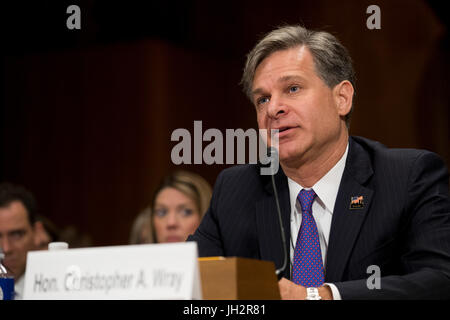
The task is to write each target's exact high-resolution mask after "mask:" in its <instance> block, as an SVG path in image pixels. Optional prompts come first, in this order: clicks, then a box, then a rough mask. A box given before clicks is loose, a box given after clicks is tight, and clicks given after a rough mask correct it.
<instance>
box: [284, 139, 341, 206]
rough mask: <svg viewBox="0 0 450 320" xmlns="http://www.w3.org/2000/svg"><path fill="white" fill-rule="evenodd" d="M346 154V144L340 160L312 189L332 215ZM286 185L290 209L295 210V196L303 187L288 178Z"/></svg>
mask: <svg viewBox="0 0 450 320" xmlns="http://www.w3.org/2000/svg"><path fill="white" fill-rule="evenodd" d="M347 154H348V143H347V147H346V149H345V152H344V154H343V155H342V157H341V159H339V161H338V162H337V163H336V164H335V165H334V167H333V168H331V169H330V171H328V172H327V173H326V174H325V175H324V176H323V177H322V178H320V180H319V181H317V182H316V184H315V185H314V186H313V187H312V189H314V192H315V193H316V194H317V197H318V198H319V199H320V200H321V201H322V202H323V204H324V205H325V207H326V208H327V209H328V210H329V211H330V212H331V213H333V211H334V204H335V202H336V198H337V194H338V191H339V185H340V184H341V179H342V175H343V173H344V169H345V162H346V160H347ZM288 185H289V197H290V199H291V208H295V203H296V200H297V196H298V194H299V192H300V191H301V190H302V189H308V188H304V187H303V186H301V185H299V184H298V183H297V182H295V181H294V180H292V179H291V178H289V177H288Z"/></svg>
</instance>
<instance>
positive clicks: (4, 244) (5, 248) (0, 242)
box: [0, 237, 11, 255]
mask: <svg viewBox="0 0 450 320" xmlns="http://www.w3.org/2000/svg"><path fill="white" fill-rule="evenodd" d="M0 247H1V249H2V252H3V253H4V254H5V255H6V254H8V253H10V252H11V243H10V242H9V240H8V237H1V238H0Z"/></svg>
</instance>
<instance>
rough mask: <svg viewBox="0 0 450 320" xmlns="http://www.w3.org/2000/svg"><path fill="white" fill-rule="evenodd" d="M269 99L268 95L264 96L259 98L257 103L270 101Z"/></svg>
mask: <svg viewBox="0 0 450 320" xmlns="http://www.w3.org/2000/svg"><path fill="white" fill-rule="evenodd" d="M268 101H269V98H267V97H262V98H259V99H258V100H256V104H257V105H260V104H263V103H266V102H268Z"/></svg>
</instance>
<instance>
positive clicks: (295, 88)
mask: <svg viewBox="0 0 450 320" xmlns="http://www.w3.org/2000/svg"><path fill="white" fill-rule="evenodd" d="M298 90H300V87H299V86H291V87H289V92H297V91H298Z"/></svg>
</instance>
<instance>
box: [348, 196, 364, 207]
mask: <svg viewBox="0 0 450 320" xmlns="http://www.w3.org/2000/svg"><path fill="white" fill-rule="evenodd" d="M363 207H364V197H363V196H357V197H351V198H350V209H362V208H363Z"/></svg>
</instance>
